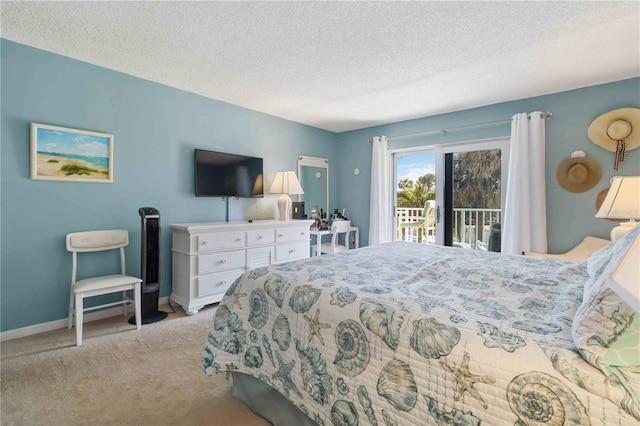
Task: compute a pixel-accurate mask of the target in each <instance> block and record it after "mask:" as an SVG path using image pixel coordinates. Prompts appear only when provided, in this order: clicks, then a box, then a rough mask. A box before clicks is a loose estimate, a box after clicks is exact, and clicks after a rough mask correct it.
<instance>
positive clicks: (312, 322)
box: [202, 243, 640, 426]
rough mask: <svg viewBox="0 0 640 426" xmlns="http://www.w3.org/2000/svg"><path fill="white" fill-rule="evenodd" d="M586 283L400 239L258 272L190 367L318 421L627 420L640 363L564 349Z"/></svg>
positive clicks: (580, 265)
mask: <svg viewBox="0 0 640 426" xmlns="http://www.w3.org/2000/svg"><path fill="white" fill-rule="evenodd" d="M588 279H589V272H588V270H587V262H576V261H568V260H562V259H552V258H533V257H524V256H506V255H501V254H497V253H486V252H485V253H483V252H476V251H470V250H462V249H459V248H450V247H432V246H423V245H418V244H410V243H388V244H381V245H378V246H373V247H364V248H361V249H358V250H349V251H348V252H344V253H340V254H336V255H325V256H319V257H314V258H309V259H305V260H301V261H296V262H291V263H283V264H278V265H272V266H269V267H264V268H257V269H254V270H250V271H247V272H246V273H245V274H244V275H243V276H242V277H240V278H239V279H238V280H237V281H236V282H234V284H233V285H232V286H231V287H230V288H229V290H228V292H227V295H226V296H225V297H224V298H223V300H222V301H221V303H220V305H219V307H218V308H217V313H216V315H215V318H214V320H213V324H212V327H211V330H210V332H209V334H208V336H207V340H206V346H205V348H204V350H203V354H202V363H203V367H204V370H205V372H206V373H207V374H227V375H231V374H232V373H233V374H234V375H235V374H248V375H251V376H253V377H256V378H258V379H259V380H261V381H263V382H264V383H266V384H268V385H269V386H271V387H272V388H273V389H275V390H276V391H277V392H279V393H280V394H282V395H283V396H284V397H286V398H287V399H288V400H289V401H290V402H291V403H292V404H293V406H295V407H297V409H298V410H300V411H302V412H304V413H305V414H306V415H307V416H308V417H309V419H313V420H314V422H315V423H316V424H318V425H323V426H329V425H367V424H371V425H380V426H383V425H384V426H393V425H397V426H402V425H413V424H416V425H438V426H440V425H480V424H488V425H509V426H512V425H590V424H594V425H595V424H598V425H601V424H607V425H608V424H612V425H625V426H626V425H640V395H639V392H638V388H640V370H638V368H637V367H613V366H612V367H611V368H609V369H603V370H601V369H598V368H596V367H595V366H593V365H591V364H590V363H588V362H587V361H586V360H585V359H584V358H583V357H582V356H581V355H580V353H579V352H577V350H576V348H575V344H574V341H573V338H572V334H571V329H572V326H573V320H574V315H575V313H576V311H577V310H578V307H579V306H580V304H581V302H582V299H583V294H584V284H585V282H586V281H587V280H588ZM594 335H595V334H594ZM597 339H598V336H596V337H593V339H592V340H593V342H595V343H599V342H600V341H599V340H597Z"/></svg>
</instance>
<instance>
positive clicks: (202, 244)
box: [200, 240, 209, 246]
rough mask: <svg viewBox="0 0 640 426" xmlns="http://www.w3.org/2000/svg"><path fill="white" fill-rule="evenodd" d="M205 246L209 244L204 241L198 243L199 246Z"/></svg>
mask: <svg viewBox="0 0 640 426" xmlns="http://www.w3.org/2000/svg"><path fill="white" fill-rule="evenodd" d="M207 244H209V243H208V242H207V241H206V240H205V241H203V242H201V243H200V245H201V246H206V245H207Z"/></svg>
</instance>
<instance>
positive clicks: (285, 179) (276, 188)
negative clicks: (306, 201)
mask: <svg viewBox="0 0 640 426" xmlns="http://www.w3.org/2000/svg"><path fill="white" fill-rule="evenodd" d="M269 194H304V191H303V190H302V187H301V186H300V181H298V177H297V176H296V172H278V173H276V177H275V178H274V179H273V183H272V184H271V188H270V189H269Z"/></svg>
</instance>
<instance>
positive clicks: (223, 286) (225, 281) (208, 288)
mask: <svg viewBox="0 0 640 426" xmlns="http://www.w3.org/2000/svg"><path fill="white" fill-rule="evenodd" d="M243 273H244V268H240V269H233V270H231V271H225V272H219V273H217V274H211V275H207V276H205V277H198V278H196V297H204V296H210V295H212V294H217V293H224V292H225V291H227V289H228V288H229V286H231V284H233V282H234V281H235V280H236V278H238V277H239V276H240V275H242V274H243Z"/></svg>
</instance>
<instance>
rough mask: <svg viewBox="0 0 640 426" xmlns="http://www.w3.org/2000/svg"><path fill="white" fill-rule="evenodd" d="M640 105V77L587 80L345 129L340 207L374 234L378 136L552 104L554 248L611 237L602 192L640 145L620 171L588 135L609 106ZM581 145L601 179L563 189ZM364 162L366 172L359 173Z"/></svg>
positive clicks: (451, 136) (461, 133) (634, 168)
mask: <svg viewBox="0 0 640 426" xmlns="http://www.w3.org/2000/svg"><path fill="white" fill-rule="evenodd" d="M623 107H636V108H637V107H640V78H634V79H630V80H623V81H618V82H615V83H609V84H603V85H598V86H592V87H587V88H583V89H578V90H572V91H568V92H562V93H556V94H552V95H546V96H539V97H535V98H529V99H522V100H519V101H513V102H505V103H500V104H495V105H490V106H486V107H482V108H475V109H470V110H464V111H458V112H453V113H449V114H442V115H437V116H432V117H426V118H420V119H415V120H408V121H403V122H399V123H393V124H389V125H385V126H378V127H371V128H367V129H363V130H357V131H352V132H345V133H341V134H339V135H338V142H339V143H338V155H337V157H338V158H340V159H341V160H340V162H339V163H338V164H337V176H336V177H337V179H338V180H339V182H340V191H339V193H338V194H337V198H335V197H334V198H333V199H334V200H336V202H337V205H336V204H335V203H332V204H334V205H336V207H339V208H343V207H346V208H348V209H349V213H350V215H351V218H352V219H353V221H354V222H355V224H356V225H357V226H359V227H360V240H361V243H362V244H366V243H367V241H368V237H369V207H368V206H369V201H370V189H369V187H370V184H371V180H370V177H371V143H369V140H370V139H372V138H373V137H374V136H380V135H386V136H394V135H404V134H413V133H418V132H422V131H427V130H434V129H441V128H448V127H455V126H462V125H467V124H471V123H483V122H490V121H498V120H504V119H509V118H510V117H511V116H513V115H514V114H516V113H519V112H531V111H551V112H552V113H553V118H551V120H549V121H547V123H546V170H545V173H546V193H547V237H548V245H549V251H550V252H564V251H567V250H569V249H570V248H571V247H574V246H575V245H576V244H578V243H579V242H580V241H581V240H582V238H583V237H584V236H585V235H593V236H598V237H602V238H608V235H609V232H610V230H611V228H613V227H614V226H615V224H614V223H613V222H610V221H607V220H604V219H596V218H595V217H594V215H595V198H596V195H597V194H598V193H599V192H600V191H601V190H603V189H605V188H607V187H608V186H609V179H610V178H611V176H614V175H639V174H640V149H636V150H634V151H629V152H628V153H627V157H626V159H625V161H624V162H623V163H621V165H620V168H619V170H618V172H617V173H615V172H614V171H613V153H611V152H609V151H606V150H604V149H603V148H601V147H599V146H598V145H595V144H593V143H591V141H590V140H589V138H588V137H587V128H588V127H589V124H591V122H592V121H593V120H594V119H595V118H597V117H598V116H600V115H601V114H604V113H605V112H608V111H610V110H613V109H616V108H623ZM509 133H510V124H509V123H508V122H507V123H505V124H500V125H492V126H484V127H474V128H471V129H464V130H454V131H451V132H448V133H446V134H432V135H427V136H421V137H414V138H407V139H397V140H395V141H390V143H389V146H390V147H391V148H404V147H413V146H420V145H432V144H445V143H453V142H463V141H470V140H477V139H485V138H494V137H499V136H508V135H509ZM575 150H583V151H585V153H586V154H587V157H589V158H592V159H593V160H595V161H597V162H598V163H599V164H600V166H601V168H602V179H601V180H600V182H599V183H598V185H597V186H596V187H595V188H593V189H592V190H590V191H587V192H584V193H580V194H574V193H570V192H567V191H565V190H564V189H562V188H561V187H560V186H559V185H558V182H557V180H556V170H557V168H558V165H559V164H560V163H561V162H562V161H563V160H564V159H566V158H568V157H569V156H570V155H571V153H572V152H573V151H575ZM356 167H357V168H359V169H360V170H361V173H360V175H359V176H355V175H354V174H353V169H354V168H356Z"/></svg>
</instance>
